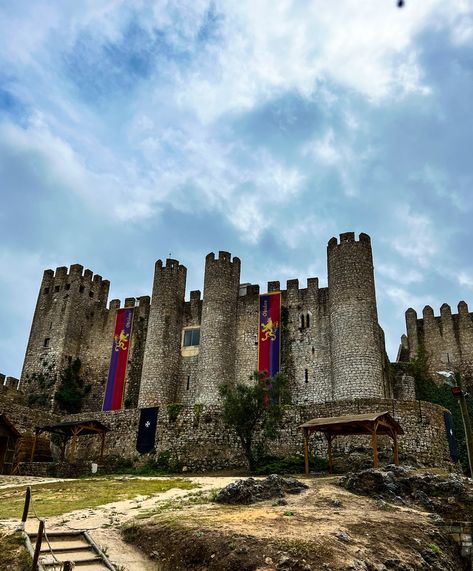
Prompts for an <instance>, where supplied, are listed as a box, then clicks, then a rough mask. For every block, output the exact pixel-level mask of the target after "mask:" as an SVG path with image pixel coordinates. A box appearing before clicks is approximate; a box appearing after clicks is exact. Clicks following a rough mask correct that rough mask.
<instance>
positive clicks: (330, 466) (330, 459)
mask: <svg viewBox="0 0 473 571" xmlns="http://www.w3.org/2000/svg"><path fill="white" fill-rule="evenodd" d="M325 436H326V437H327V453H328V471H329V474H333V452H332V438H333V436H332V434H331V433H330V432H327V433H326V434H325Z"/></svg>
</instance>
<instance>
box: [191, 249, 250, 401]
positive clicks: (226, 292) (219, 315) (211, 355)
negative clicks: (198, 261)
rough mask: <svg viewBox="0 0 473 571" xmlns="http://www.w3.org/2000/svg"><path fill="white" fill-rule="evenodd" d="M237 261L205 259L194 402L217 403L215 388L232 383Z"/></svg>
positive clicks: (228, 257)
mask: <svg viewBox="0 0 473 571" xmlns="http://www.w3.org/2000/svg"><path fill="white" fill-rule="evenodd" d="M239 286H240V260H239V258H236V257H234V258H233V260H232V257H231V254H230V253H229V252H219V254H218V258H217V259H215V255H214V254H213V253H211V254H208V255H207V257H206V259H205V276H204V299H203V305H202V325H201V333H200V350H199V366H198V390H197V399H196V400H197V402H198V403H202V404H214V403H217V402H218V401H219V392H218V387H219V385H221V384H225V383H233V382H234V380H235V353H236V336H235V332H236V326H237V303H238V295H239Z"/></svg>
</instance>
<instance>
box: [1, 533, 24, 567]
mask: <svg viewBox="0 0 473 571" xmlns="http://www.w3.org/2000/svg"><path fill="white" fill-rule="evenodd" d="M0 544H1V546H2V547H1V549H0V569H12V570H13V569H15V571H30V570H31V557H30V554H29V553H28V551H27V549H26V547H25V540H24V538H23V536H22V535H21V533H20V532H19V531H17V532H16V533H12V534H10V535H3V536H1V537H0Z"/></svg>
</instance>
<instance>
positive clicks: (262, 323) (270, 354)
mask: <svg viewBox="0 0 473 571" xmlns="http://www.w3.org/2000/svg"><path fill="white" fill-rule="evenodd" d="M280 363H281V292H279V291H278V292H272V293H265V294H263V295H260V297H259V335H258V371H259V372H260V373H264V372H266V373H267V375H268V376H269V377H274V375H276V374H277V373H279V366H280Z"/></svg>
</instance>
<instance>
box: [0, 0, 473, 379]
mask: <svg viewBox="0 0 473 571" xmlns="http://www.w3.org/2000/svg"><path fill="white" fill-rule="evenodd" d="M395 4H396V2H394V0H393V1H391V0H381V1H380V0H366V1H365V2H357V1H355V0H350V1H349V0H338V1H337V2H326V1H325V0H318V1H315V0H314V1H313V2H304V1H302V0H293V1H290V0H280V1H278V2H276V3H275V2H271V1H269V0H258V1H256V2H255V1H254V0H252V1H247V0H239V1H238V2H237V1H235V0H233V1H221V2H216V1H215V2H208V1H200V0H189V1H180V0H174V1H172V2H166V1H164V0H162V1H156V2H146V1H144V0H143V1H138V0H136V1H132V0H127V1H118V0H115V1H113V0H89V1H84V2H69V1H64V2H52V1H51V2H46V1H42V0H35V1H32V0H31V1H22V0H16V1H15V2H10V1H8V0H0V194H1V201H0V223H1V225H2V230H3V232H2V234H3V239H2V241H1V242H0V263H1V266H2V270H3V271H2V272H1V274H0V315H1V326H2V331H3V340H2V349H1V351H0V371H1V372H3V373H6V374H10V375H19V373H20V369H21V363H22V360H23V356H24V351H25V348H26V343H27V337H28V333H29V327H30V324H31V318H32V314H33V310H34V305H35V303H36V296H37V291H38V287H39V283H40V280H41V276H42V271H43V269H45V268H54V267H56V266H60V265H70V264H72V263H81V264H83V265H84V266H87V267H89V268H90V269H92V270H93V271H94V272H96V273H99V274H101V275H102V276H104V277H105V278H108V279H110V280H111V282H112V288H111V297H120V298H122V299H123V298H124V297H125V296H132V295H136V296H138V295H143V294H149V293H150V291H151V283H152V277H153V276H152V272H153V265H154V261H155V260H156V259H158V258H165V257H167V256H168V254H169V253H172V256H173V257H175V258H177V259H179V260H180V261H181V262H182V263H183V264H185V265H186V266H187V268H188V291H189V290H190V289H202V281H203V264H204V257H205V255H206V254H207V253H208V252H210V251H217V250H229V251H231V252H232V253H233V254H235V255H238V256H239V257H240V258H241V259H242V282H247V281H248V282H253V283H259V284H260V285H261V286H262V288H264V286H265V283H266V282H267V281H269V280H276V279H279V280H281V281H282V282H285V280H286V279H292V278H296V277H298V278H299V279H300V280H303V283H305V278H306V277H311V276H319V278H320V281H321V283H322V285H326V250H325V249H326V243H327V241H328V239H329V238H330V237H331V236H332V235H338V234H339V233H340V232H345V231H356V232H367V233H368V234H370V235H371V236H372V241H373V249H374V256H375V268H376V281H377V296H378V305H379V318H380V323H381V325H382V326H383V328H384V330H385V332H386V339H387V346H388V352H389V354H390V356H391V358H393V359H394V358H395V356H396V350H397V346H398V341H399V337H400V335H401V334H402V333H403V332H404V311H405V309H407V307H409V306H412V307H414V308H415V309H416V310H417V311H419V312H420V311H421V310H422V307H423V306H424V305H426V304H431V305H432V306H433V307H434V309H435V312H436V313H437V314H438V310H439V308H440V305H441V304H442V303H443V302H447V303H450V304H451V305H452V307H454V308H456V304H457V303H458V301H460V300H461V299H464V300H465V301H467V302H469V303H470V305H471V308H472V309H473V264H472V257H471V244H472V235H473V230H472V223H471V217H472V208H473V194H472V188H473V166H472V164H473V152H472V147H473V115H472V113H473V111H472V101H473V2H472V1H471V0H470V1H468V0H449V2H445V1H443V0H442V1H441V0H422V1H420V0H407V2H406V7H405V8H403V9H397V8H396V6H395Z"/></svg>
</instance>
